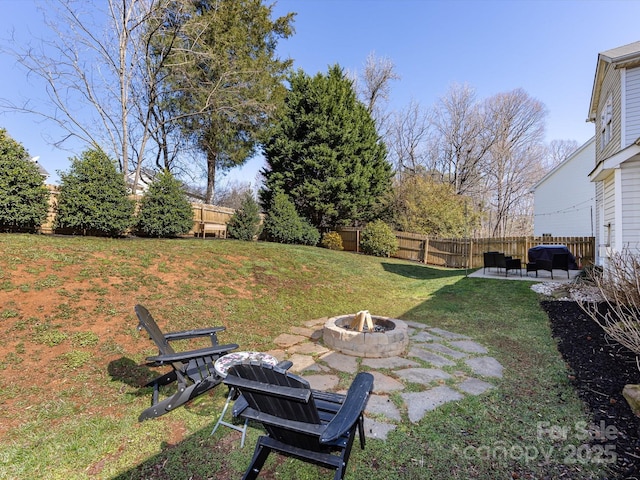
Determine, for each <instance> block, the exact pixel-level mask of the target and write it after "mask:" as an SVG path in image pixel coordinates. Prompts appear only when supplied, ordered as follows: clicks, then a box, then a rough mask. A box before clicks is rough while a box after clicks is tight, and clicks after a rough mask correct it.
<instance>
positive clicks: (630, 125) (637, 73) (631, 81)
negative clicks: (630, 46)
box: [622, 67, 640, 148]
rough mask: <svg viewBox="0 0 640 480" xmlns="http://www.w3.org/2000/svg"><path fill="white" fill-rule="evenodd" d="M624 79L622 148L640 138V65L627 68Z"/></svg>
mask: <svg viewBox="0 0 640 480" xmlns="http://www.w3.org/2000/svg"><path fill="white" fill-rule="evenodd" d="M624 80H625V86H624V99H625V109H624V112H625V122H624V124H625V136H624V145H623V146H622V148H625V147H628V146H629V145H631V144H632V143H633V142H635V141H636V140H637V139H638V138H640V67H636V68H629V69H627V70H626V72H625V75H624Z"/></svg>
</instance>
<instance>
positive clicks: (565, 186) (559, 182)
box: [532, 137, 596, 237]
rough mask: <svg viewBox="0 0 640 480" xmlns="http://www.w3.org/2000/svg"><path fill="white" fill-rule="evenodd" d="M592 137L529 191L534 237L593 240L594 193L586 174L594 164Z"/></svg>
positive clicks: (593, 142) (594, 190)
mask: <svg viewBox="0 0 640 480" xmlns="http://www.w3.org/2000/svg"><path fill="white" fill-rule="evenodd" d="M595 145H596V140H595V137H593V138H591V139H590V140H589V141H587V142H586V143H585V144H584V145H582V146H581V147H580V148H578V149H577V150H576V151H575V152H573V153H572V154H571V155H570V156H569V157H567V158H566V159H565V160H563V161H562V162H561V163H559V164H558V165H557V166H556V167H555V168H554V169H553V170H551V171H550V172H549V173H547V174H546V175H545V176H544V177H543V178H542V179H541V180H540V181H539V182H538V183H536V184H535V186H534V187H533V188H532V192H533V198H534V201H533V202H534V220H533V234H534V235H535V236H536V237H541V236H545V235H548V236H552V237H593V236H594V223H593V222H594V214H595V193H596V189H595V186H594V185H593V183H591V182H590V181H589V178H588V177H587V175H586V172H589V171H590V170H591V169H592V168H593V165H594V164H595V162H596V146H595Z"/></svg>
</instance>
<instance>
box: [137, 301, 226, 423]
mask: <svg viewBox="0 0 640 480" xmlns="http://www.w3.org/2000/svg"><path fill="white" fill-rule="evenodd" d="M135 311H136V315H137V316H138V321H139V323H138V330H142V329H143V328H144V329H145V330H146V331H147V333H148V334H149V337H150V338H151V340H153V342H154V343H155V344H156V346H157V347H158V351H159V352H158V355H155V356H153V357H147V361H148V362H149V364H150V365H151V366H154V367H159V366H165V365H170V366H171V367H172V370H171V371H170V372H168V373H166V374H165V375H161V376H159V377H157V378H155V379H153V380H151V381H150V382H149V383H147V384H146V385H145V387H153V397H152V400H151V407H149V408H147V409H146V410H144V411H143V412H142V413H141V414H140V416H139V417H138V421H140V422H142V421H143V420H147V419H149V418H155V417H159V416H161V415H164V414H165V413H168V412H170V411H172V410H174V409H176V408H177V407H179V406H180V405H184V404H185V403H186V402H188V401H189V400H191V399H192V398H195V397H197V396H198V395H201V394H202V393H204V392H206V391H207V390H209V389H211V388H213V387H215V386H216V385H218V384H219V383H220V382H222V378H221V377H220V376H219V375H218V374H217V373H216V371H215V369H214V368H213V364H214V363H215V361H216V360H217V359H218V358H219V357H220V356H222V355H226V354H227V353H229V352H231V351H232V350H235V349H236V348H238V345H236V344H235V343H230V344H227V345H219V344H218V337H217V333H218V332H221V331H223V330H224V329H225V328H224V327H210V328H202V329H197V330H186V331H182V332H171V333H162V331H161V330H160V328H159V327H158V325H157V324H156V322H155V320H154V319H153V317H152V316H151V314H150V313H149V311H148V310H147V309H146V308H145V307H143V306H142V305H136V306H135ZM207 336H208V337H209V338H210V339H211V347H206V348H200V349H197V350H190V351H185V352H176V351H175V350H174V349H173V348H172V347H171V345H170V344H169V342H170V341H172V340H185V339H192V338H198V337H207ZM173 382H177V388H178V390H177V392H176V393H175V394H173V395H171V396H169V397H167V398H165V399H163V400H159V394H160V387H162V386H165V385H169V384H171V383H173Z"/></svg>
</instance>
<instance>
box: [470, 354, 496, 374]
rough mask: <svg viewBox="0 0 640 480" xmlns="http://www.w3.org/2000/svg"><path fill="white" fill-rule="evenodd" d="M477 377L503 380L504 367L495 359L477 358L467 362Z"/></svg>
mask: <svg viewBox="0 0 640 480" xmlns="http://www.w3.org/2000/svg"><path fill="white" fill-rule="evenodd" d="M465 363H466V364H467V365H469V367H470V368H471V370H473V373H475V374H476V375H482V376H484V377H495V378H502V365H500V363H499V362H498V361H497V360H496V359H495V358H493V357H476V358H470V359H468V360H466V361H465Z"/></svg>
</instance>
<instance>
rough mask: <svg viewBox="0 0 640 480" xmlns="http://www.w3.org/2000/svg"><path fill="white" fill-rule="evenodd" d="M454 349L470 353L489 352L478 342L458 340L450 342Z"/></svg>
mask: <svg viewBox="0 0 640 480" xmlns="http://www.w3.org/2000/svg"><path fill="white" fill-rule="evenodd" d="M449 345H451V346H452V347H453V348H457V349H458V350H463V351H465V352H469V353H487V352H488V350H487V349H486V348H484V347H483V346H482V345H480V344H479V343H477V342H474V341H472V340H457V341H455V342H449Z"/></svg>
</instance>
